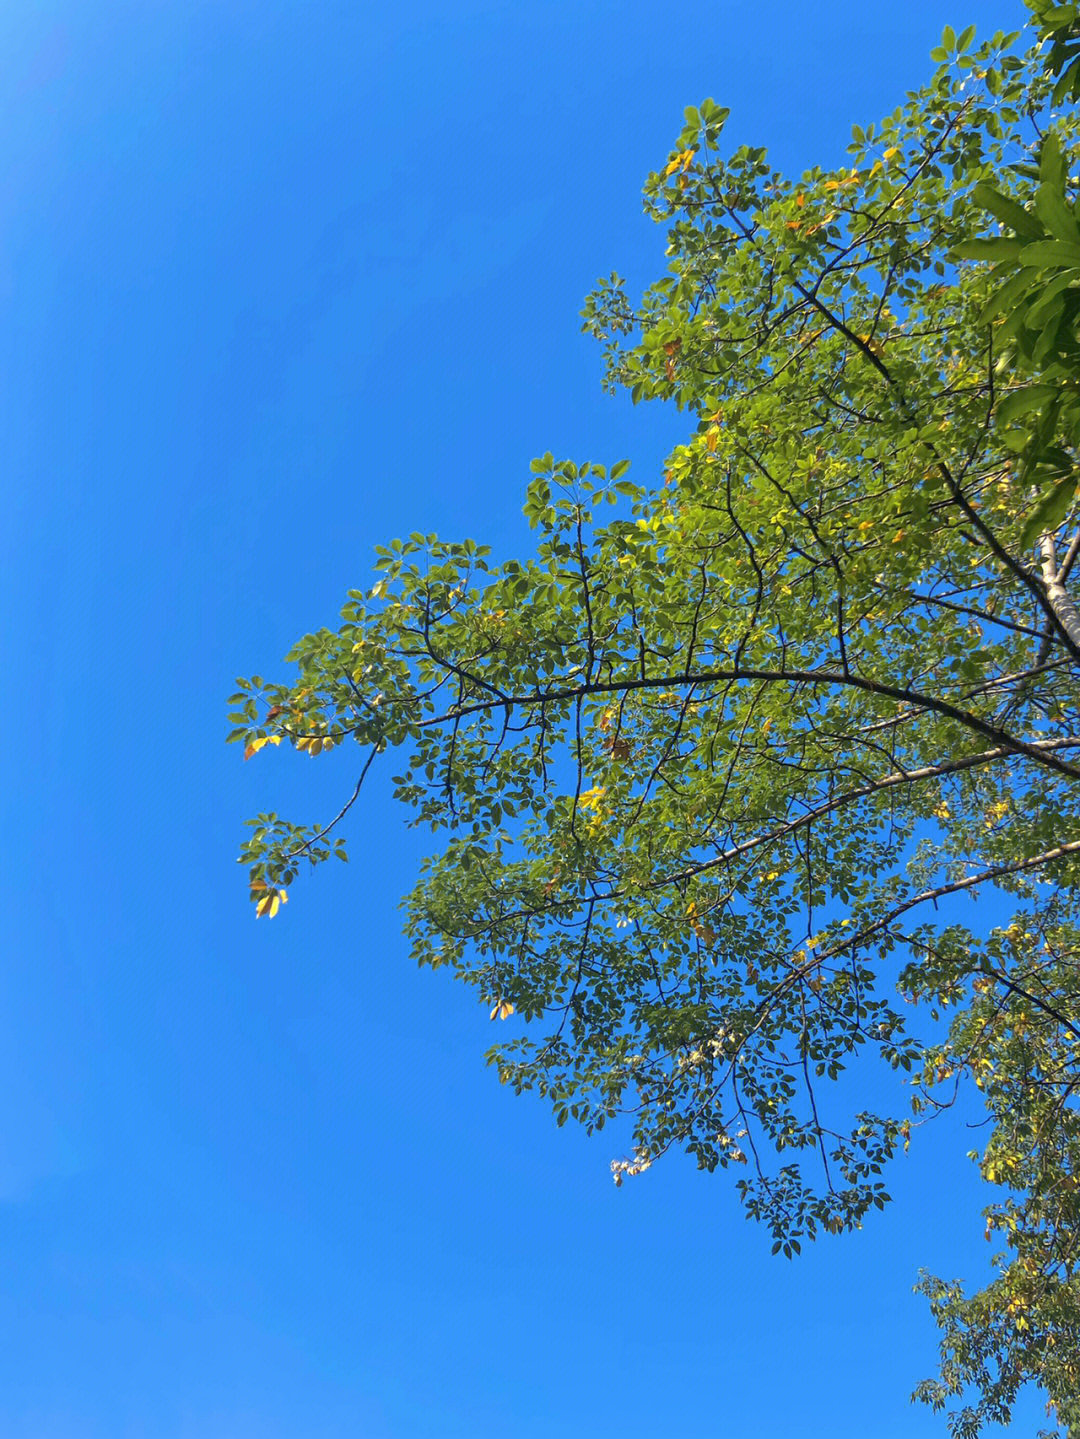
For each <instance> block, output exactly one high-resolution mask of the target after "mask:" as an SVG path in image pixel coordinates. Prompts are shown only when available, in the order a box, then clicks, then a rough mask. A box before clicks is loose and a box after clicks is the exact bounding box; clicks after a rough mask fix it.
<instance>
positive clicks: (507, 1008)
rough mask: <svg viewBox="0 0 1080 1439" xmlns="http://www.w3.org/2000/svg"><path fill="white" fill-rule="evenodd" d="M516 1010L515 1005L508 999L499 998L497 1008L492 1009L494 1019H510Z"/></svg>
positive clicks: (496, 1003)
mask: <svg viewBox="0 0 1080 1439" xmlns="http://www.w3.org/2000/svg"><path fill="white" fill-rule="evenodd" d="M513 1012H514V1006H513V1005H512V1004H511V1003H510V1001H509V1000H508V999H497V1000H496V1001H495V1008H494V1009H493V1010H492V1011H491V1018H492V1019H509V1018H510V1016H511V1015H512V1014H513Z"/></svg>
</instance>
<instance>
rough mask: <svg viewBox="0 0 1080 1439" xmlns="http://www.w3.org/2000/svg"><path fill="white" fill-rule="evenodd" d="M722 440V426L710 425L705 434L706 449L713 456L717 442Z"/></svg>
mask: <svg viewBox="0 0 1080 1439" xmlns="http://www.w3.org/2000/svg"><path fill="white" fill-rule="evenodd" d="M719 438H720V426H719V425H710V426H709V428H708V430H707V431H706V434H705V448H706V449H707V450H708V452H709V454H710V455H711V454H712V453H713V451H714V450H715V449H716V442H717V440H719Z"/></svg>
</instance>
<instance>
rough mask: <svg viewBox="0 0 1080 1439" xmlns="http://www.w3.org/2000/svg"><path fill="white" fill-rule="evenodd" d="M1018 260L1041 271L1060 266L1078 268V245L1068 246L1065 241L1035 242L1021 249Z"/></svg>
mask: <svg viewBox="0 0 1080 1439" xmlns="http://www.w3.org/2000/svg"><path fill="white" fill-rule="evenodd" d="M1019 259H1020V261H1021V263H1022V264H1024V265H1038V266H1039V267H1040V268H1042V269H1046V268H1047V267H1049V266H1061V265H1067V266H1069V267H1071V268H1076V267H1077V266H1080V245H1070V244H1069V243H1068V242H1067V241H1065V240H1037V241H1036V242H1035V243H1034V244H1033V245H1025V246H1024V247H1023V249H1022V250H1021V251H1020V253H1019Z"/></svg>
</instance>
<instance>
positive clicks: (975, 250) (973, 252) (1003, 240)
mask: <svg viewBox="0 0 1080 1439" xmlns="http://www.w3.org/2000/svg"><path fill="white" fill-rule="evenodd" d="M1031 248H1032V247H1031V246H1030V245H1025V242H1024V241H1023V240H1021V239H1014V238H1012V237H1011V236H1006V235H1002V236H1001V237H1000V238H995V239H992V240H964V241H962V242H961V243H960V244H959V245H956V246H954V247H953V251H952V253H953V255H955V256H956V257H958V258H959V259H961V260H990V261H992V262H996V261H999V260H1018V259H1019V258H1020V256H1021V255H1022V254H1023V253H1024V251H1025V249H1031ZM1024 263H1025V264H1030V265H1034V264H1039V263H1042V262H1040V261H1036V260H1026V261H1025V262H1024Z"/></svg>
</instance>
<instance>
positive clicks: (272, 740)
mask: <svg viewBox="0 0 1080 1439" xmlns="http://www.w3.org/2000/svg"><path fill="white" fill-rule="evenodd" d="M280 743H281V736H280V735H279V734H267V735H263V736H262V738H261V739H253V740H249V741H248V745H247V748H246V749H245V750H244V758H245V759H250V758H251V756H252V755H253V754H258V753H259V751H260V750H261V749H262V748H263V747H264V746H265V745H268V744H280Z"/></svg>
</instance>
